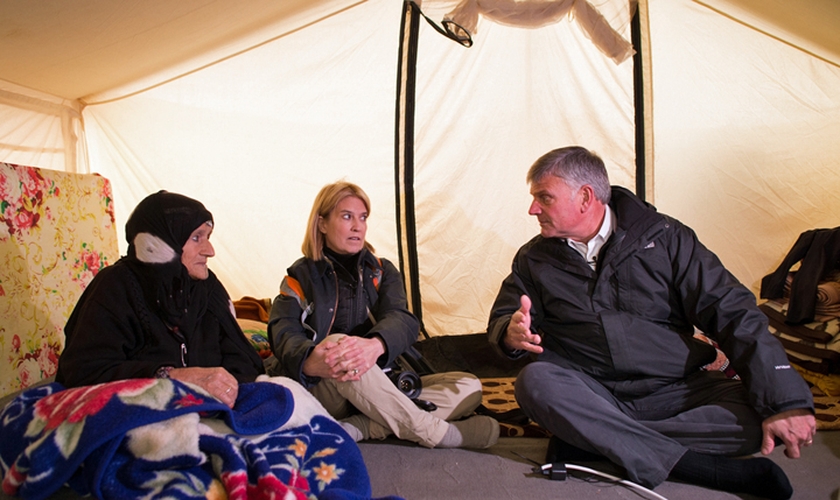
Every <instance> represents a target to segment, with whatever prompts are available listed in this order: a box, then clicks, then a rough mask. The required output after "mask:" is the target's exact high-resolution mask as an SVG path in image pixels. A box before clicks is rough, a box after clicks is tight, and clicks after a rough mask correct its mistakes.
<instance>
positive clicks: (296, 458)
mask: <svg viewBox="0 0 840 500" xmlns="http://www.w3.org/2000/svg"><path fill="white" fill-rule="evenodd" d="M302 395H303V397H302ZM305 396H308V393H306V392H305V391H297V392H293V391H291V390H290V389H288V388H286V387H284V386H283V385H279V382H278V383H272V382H271V381H261V382H255V383H251V384H242V385H241V386H240V392H239V397H238V398H237V402H236V405H235V406H234V408H233V409H230V408H228V407H227V406H225V405H224V404H222V403H220V402H218V401H217V400H215V399H214V398H212V397H210V396H208V395H207V394H206V393H204V392H202V391H201V390H199V389H198V388H196V387H194V386H190V385H187V384H182V383H180V382H178V381H175V380H168V379H134V380H124V381H117V382H110V383H107V384H100V385H95V386H89V387H80V388H74V389H64V387H62V386H61V385H60V384H57V383H53V384H48V385H44V386H40V387H36V388H33V389H30V390H27V391H25V392H23V393H21V394H20V395H19V396H18V397H17V398H16V399H14V400H13V401H12V402H11V403H9V404H8V405H7V406H6V407H5V408H4V409H3V411H2V413H0V473H2V477H3V480H2V488H3V492H4V493H6V494H8V495H15V496H20V497H23V498H31V499H42V498H46V497H48V496H49V495H51V494H52V493H53V492H55V491H56V490H58V489H59V488H60V487H61V486H62V485H64V484H67V485H69V486H70V487H71V488H72V489H74V490H75V491H76V492H77V493H79V494H80V495H93V496H94V497H96V498H119V499H129V498H163V497H165V498H184V499H193V498H230V499H243V500H245V499H253V498H257V499H259V498H290V499H291V498H295V499H314V498H329V499H361V498H370V496H371V489H370V479H369V476H368V474H367V469H366V467H365V465H364V461H363V459H362V456H361V453H360V451H359V448H358V446H356V443H355V442H353V440H352V439H351V438H350V437H349V436H348V435H347V434H346V433H345V432H344V430H343V429H342V428H341V426H340V425H338V423H337V422H335V420H333V419H331V418H330V417H329V416H328V415H326V414H325V413H324V412H322V411H312V409H311V405H310V403H309V401H306V400H305ZM299 399H304V400H303V401H299V407H296V402H298V400H299ZM316 404H317V402H316ZM307 405H310V406H309V408H307ZM321 410H322V408H321ZM301 415H305V418H302V417H301Z"/></svg>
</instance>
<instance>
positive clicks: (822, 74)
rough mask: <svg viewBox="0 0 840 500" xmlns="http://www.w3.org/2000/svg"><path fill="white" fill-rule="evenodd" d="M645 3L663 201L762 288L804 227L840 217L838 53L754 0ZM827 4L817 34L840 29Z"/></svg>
mask: <svg viewBox="0 0 840 500" xmlns="http://www.w3.org/2000/svg"><path fill="white" fill-rule="evenodd" d="M648 3H649V10H650V31H649V32H650V38H651V40H650V41H651V47H652V54H651V59H652V73H653V82H652V86H653V117H652V118H653V128H654V149H655V174H654V175H655V181H654V182H655V202H656V205H657V208H659V209H660V210H661V211H663V212H665V213H668V214H671V215H673V216H675V217H677V218H678V219H681V220H682V221H683V222H685V223H687V224H689V225H690V226H692V227H693V228H694V229H695V230H696V232H697V233H698V235H699V236H700V239H701V240H702V241H703V242H704V243H706V245H707V246H709V247H710V248H711V249H712V250H714V251H715V252H717V254H718V255H719V256H720V258H721V260H722V261H723V262H724V264H726V265H727V266H728V267H729V269H730V270H731V271H732V272H733V273H734V274H735V275H736V276H737V277H738V278H739V279H741V280H742V281H743V282H744V283H745V284H746V285H747V286H749V287H751V288H752V290H753V291H754V292H755V293H758V288H759V282H760V280H761V277H762V276H764V275H765V274H767V273H770V272H771V271H773V270H774V269H775V268H776V266H777V265H778V264H779V263H780V262H781V260H782V258H783V257H784V255H785V254H786V253H787V251H788V250H789V249H790V247H791V245H792V244H793V242H794V241H795V239H796V237H797V236H798V235H799V234H800V233H801V232H802V231H805V230H808V229H812V228H817V227H835V226H838V225H840V217H838V206H840V168H838V159H840V141H838V140H837V137H840V67H838V61H840V52H837V53H836V54H837V55H835V56H833V55H832V51H831V50H827V49H821V48H820V47H825V43H824V42H820V43H819V44H812V43H808V42H807V40H803V39H801V38H795V37H794V38H792V37H790V36H788V35H787V34H786V32H785V26H784V25H781V24H779V23H780V22H782V21H785V19H775V18H773V17H768V16H763V15H762V12H761V11H758V12H756V11H754V10H745V8H746V7H750V6H752V4H751V3H750V2H743V3H742V2H722V1H718V2H704V3H703V4H701V3H699V2H692V1H689V0H651V1H650V2H648ZM775 3H776V2H771V3H770V6H772V5H774V4H775ZM790 3H791V2H787V4H790ZM733 4H734V5H733ZM737 4H742V5H740V7H739V5H737ZM830 4H831V5H829V2H820V1H817V2H813V7H814V9H815V10H814V12H815V13H816V12H819V9H818V7H819V6H823V7H829V8H827V9H825V10H824V11H822V12H821V14H818V16H821V17H820V18H819V19H817V18H814V19H813V21H814V23H813V24H812V26H813V30H814V32H815V33H817V34H819V33H820V32H821V29H820V26H821V23H828V25H833V26H834V27H835V28H836V27H837V26H840V3H837V2H830ZM765 7H767V6H765ZM779 8H780V9H781V8H783V6H782V5H781V4H780V5H779ZM785 8H788V9H790V6H789V5H788V7H785ZM796 10H799V9H796ZM769 12H770V13H774V12H776V13H777V11H774V10H773V9H771V10H770V11H769ZM722 14H725V15H722ZM795 14H796V12H795V11H790V12H789V16H788V19H791V18H793V17H795ZM812 15H813V14H812ZM832 19H833V21H832ZM834 33H835V43H836V44H835V45H834V49H835V50H840V36H838V35H837V33H838V32H837V30H836V29H835V30H834ZM817 41H820V39H819V38H818V39H817ZM816 45H819V47H818V46H816ZM816 51H820V52H821V54H822V56H819V57H818V56H816V55H815V52H816Z"/></svg>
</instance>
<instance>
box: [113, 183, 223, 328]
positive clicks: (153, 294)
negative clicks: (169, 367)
mask: <svg viewBox="0 0 840 500" xmlns="http://www.w3.org/2000/svg"><path fill="white" fill-rule="evenodd" d="M206 222H209V223H210V224H211V225H212V223H213V215H212V214H211V213H210V212H209V211H208V210H207V209H206V208H204V205H202V204H201V202H199V201H196V200H193V199H192V198H188V197H186V196H183V195H180V194H176V193H170V192H167V191H159V192H157V193H155V194H152V195H149V196H147V197H146V198H145V199H143V201H141V202H140V203H139V204H138V205H137V207H136V208H135V209H134V211H133V212H132V213H131V216H130V217H129V218H128V222H127V223H126V225H125V233H126V239H127V240H128V256H127V257H126V258H125V259H124V260H125V261H126V262H125V263H126V264H127V265H128V266H129V267H130V268H131V269H132V271H133V272H134V274H135V275H136V276H137V279H138V281H139V282H140V286H141V288H142V290H143V296H144V297H145V300H146V303H147V304H148V305H149V307H150V309H151V310H152V311H154V312H155V313H157V314H158V315H159V316H160V317H161V318H162V319H163V321H164V322H165V323H166V325H167V326H168V327H169V328H170V330H172V331H173V332H174V333H176V334H180V333H184V334H186V335H187V336H189V334H190V333H191V332H192V331H193V330H194V328H195V327H196V324H197V322H198V321H200V319H201V317H202V316H203V315H204V312H205V311H206V309H207V301H208V294H209V290H208V287H207V286H206V284H205V283H204V282H203V281H204V280H194V279H192V278H190V275H189V273H188V271H187V268H186V267H185V266H184V265H183V264H182V263H181V254H182V252H183V247H184V244H185V243H186V242H187V240H188V239H189V237H190V235H191V234H192V233H193V231H195V230H196V229H198V228H199V227H200V226H201V225H202V224H204V223H206Z"/></svg>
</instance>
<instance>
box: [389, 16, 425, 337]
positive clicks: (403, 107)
mask: <svg viewBox="0 0 840 500" xmlns="http://www.w3.org/2000/svg"><path fill="white" fill-rule="evenodd" d="M421 15H422V14H421V13H420V8H419V7H418V6H417V5H416V4H415V3H414V2H412V1H410V0H406V1H405V2H403V15H402V24H401V27H400V46H399V54H398V57H399V59H398V61H397V62H398V64H397V99H396V101H397V102H396V126H395V130H396V140H395V158H394V167H395V171H394V175H395V182H394V186H395V190H396V192H395V206H396V212H397V213H396V216H397V217H396V219H397V249H398V252H399V263H400V272H401V273H402V275H403V279H404V280H405V288H406V297H407V299H408V308H409V310H410V311H411V312H412V313H414V315H415V316H417V319H418V320H419V321H420V333H421V334H422V335H423V336H424V337H425V338H429V334H428V332H426V328H425V326H424V325H423V306H422V301H421V298H420V277H419V272H418V259H417V227H416V220H415V212H414V99H415V92H416V88H415V84H416V76H417V75H416V70H417V45H418V34H419V28H420V16H421Z"/></svg>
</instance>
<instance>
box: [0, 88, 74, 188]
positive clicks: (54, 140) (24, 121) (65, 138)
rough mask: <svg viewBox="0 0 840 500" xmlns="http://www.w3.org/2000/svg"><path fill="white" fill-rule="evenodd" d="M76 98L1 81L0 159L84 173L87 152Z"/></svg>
mask: <svg viewBox="0 0 840 500" xmlns="http://www.w3.org/2000/svg"><path fill="white" fill-rule="evenodd" d="M81 118H82V114H81V106H80V105H79V103H78V101H71V100H67V99H61V98H57V97H54V96H52V95H49V94H44V93H43V92H38V91H34V90H30V89H27V88H24V87H21V86H19V85H15V84H13V83H11V82H7V81H4V80H0V159H2V161H4V162H6V163H12V164H16V165H37V166H41V167H43V168H50V169H53V170H63V171H66V172H72V173H75V172H85V171H86V169H87V155H86V153H85V142H84V135H83V129H82V122H81Z"/></svg>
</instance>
